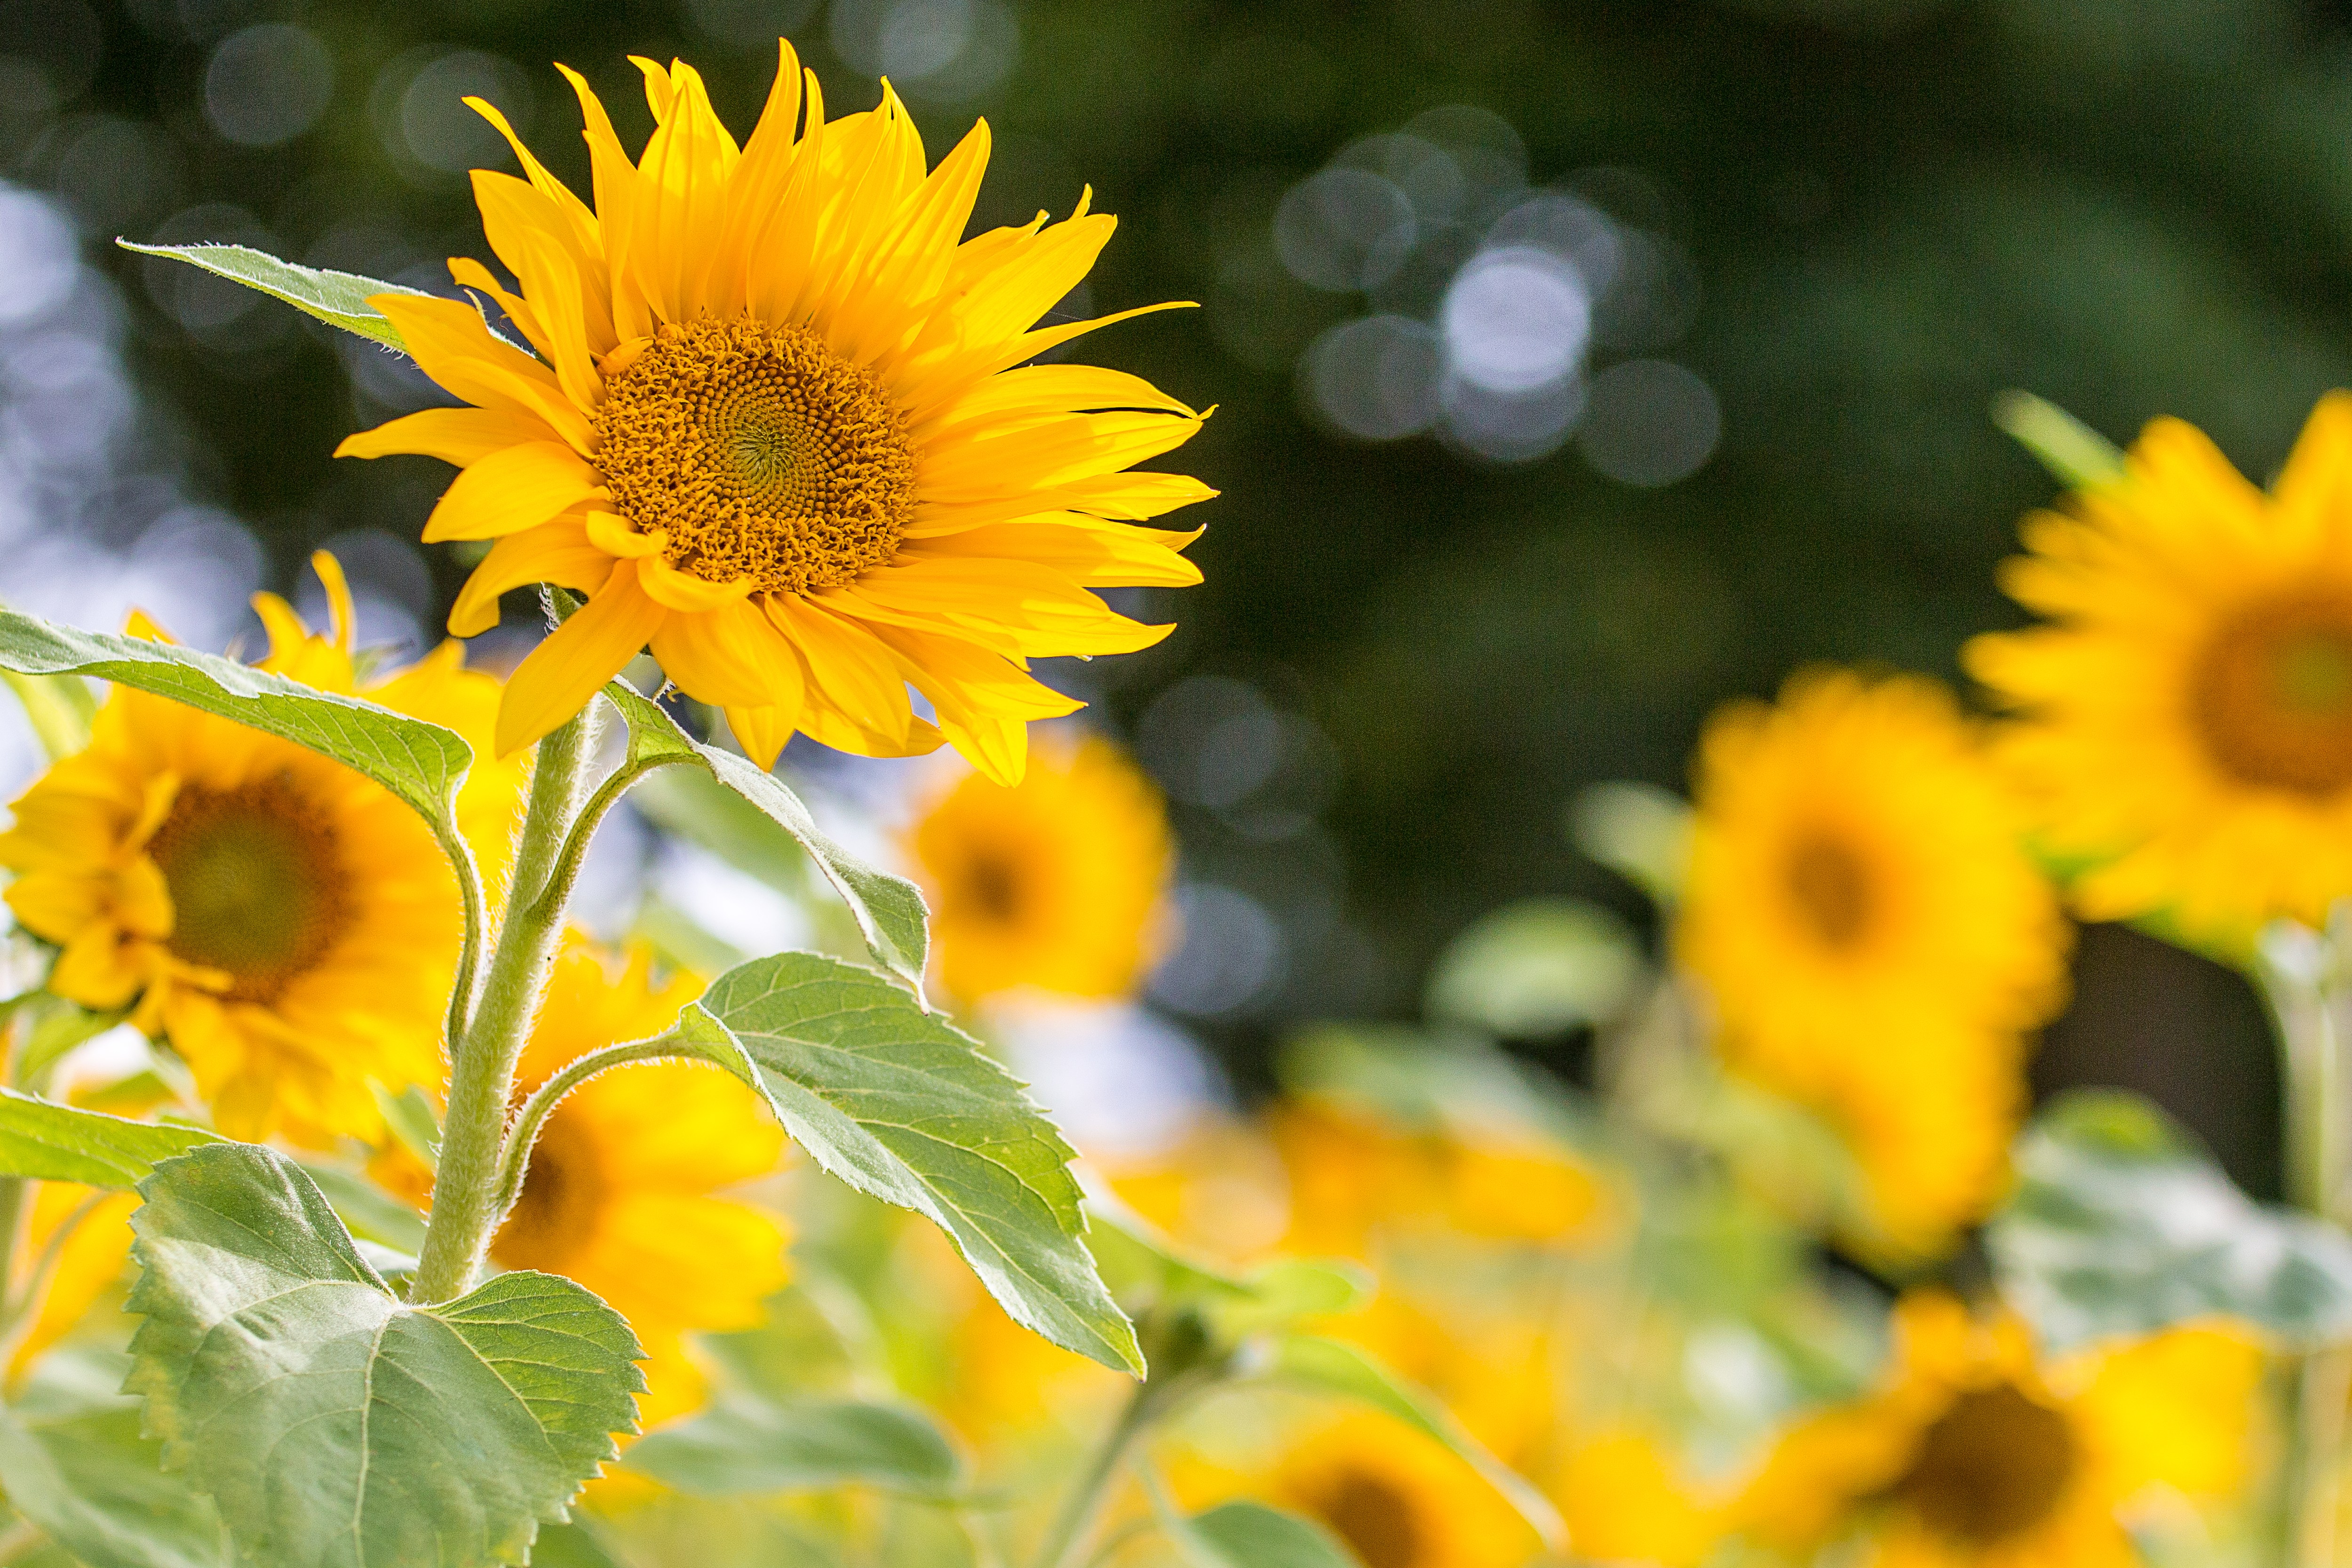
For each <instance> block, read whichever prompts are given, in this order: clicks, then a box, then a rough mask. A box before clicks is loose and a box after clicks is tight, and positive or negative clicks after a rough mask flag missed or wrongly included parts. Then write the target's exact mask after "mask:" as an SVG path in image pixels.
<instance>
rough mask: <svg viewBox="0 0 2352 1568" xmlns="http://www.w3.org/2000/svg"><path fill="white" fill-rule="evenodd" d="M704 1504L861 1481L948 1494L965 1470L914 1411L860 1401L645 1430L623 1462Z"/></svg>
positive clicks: (760, 1410)
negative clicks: (712, 1499) (704, 1499)
mask: <svg viewBox="0 0 2352 1568" xmlns="http://www.w3.org/2000/svg"><path fill="white" fill-rule="evenodd" d="M625 1463H626V1464H627V1466H628V1468H631V1469H633V1470H638V1471H641V1472H643V1473H644V1474H646V1475H648V1476H651V1477H652V1478H653V1479H656V1480H657V1481H659V1482H661V1483H662V1484H663V1485H664V1486H667V1487H675V1488H676V1489H678V1490H679V1491H682V1492H694V1493H698V1494H699V1495H701V1496H704V1497H729V1496H745V1495H758V1494H761V1493H766V1492H782V1491H811V1490H816V1489H821V1488H825V1487H837V1486H845V1485H848V1484H852V1483H856V1482H863V1483H866V1484H867V1485H871V1486H878V1487H882V1488H885V1489H888V1490H892V1491H899V1492H906V1493H909V1494H912V1495H914V1496H918V1497H929V1498H938V1499H945V1498H948V1497H951V1496H952V1495H953V1494H954V1493H955V1491H956V1489H957V1488H958V1487H959V1486H960V1485H961V1482H962V1479H963V1465H962V1462H961V1460H959V1459H958V1458H956V1453H955V1450H954V1449H953V1448H952V1447H950V1446H949V1444H948V1440H947V1438H946V1437H944V1436H941V1435H940V1429H939V1428H938V1427H937V1426H934V1425H932V1423H931V1420H930V1418H929V1416H927V1415H923V1414H922V1413H921V1412H920V1411H917V1410H910V1409H908V1408H906V1407H905V1406H903V1405H873V1404H867V1403H866V1402H864V1401H861V1400H854V1399H849V1400H820V1401H811V1402H808V1403H805V1404H793V1405H750V1404H744V1403H730V1404H722V1405H715V1406H713V1407H712V1408H710V1409H709V1410H706V1411H703V1412H702V1413H701V1414H699V1415H694V1416H691V1417H689V1418H688V1419H687V1420H684V1421H679V1422H675V1423H673V1424H671V1425H669V1426H662V1427H657V1428H656V1429H655V1430H653V1431H651V1432H648V1433H646V1435H645V1436H643V1437H642V1438H639V1439H638V1440H637V1442H636V1443H635V1444H634V1445H633V1446H632V1447H630V1449H629V1454H628V1458H627V1460H626V1461H625Z"/></svg>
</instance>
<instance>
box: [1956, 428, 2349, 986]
mask: <svg viewBox="0 0 2352 1568" xmlns="http://www.w3.org/2000/svg"><path fill="white" fill-rule="evenodd" d="M2071 500H2072V507H2073V511H2074V515H2072V516H2061V515H2059V514H2057V513H2054V512H2037V513H2035V514H2034V515H2033V516H2032V517H2031V518H2029V519H2027V520H2026V523H2025V526H2024V531H2023V537H2024V542H2025V547H2026V549H2027V551H2028V552H2029V553H2028V554H2025V555H2023V556H2019V557H2016V558H2013V559H2012V560H2011V561H2009V562H2007V563H2005V565H2004V567H2003V571H2002V574H2001V586H2002V587H2003V588H2004V589H2006V590H2007V591H2008V593H2009V595H2010V596H2011V597H2012V598H2014V599H2016V600H2017V601H2018V602H2019V603H2020V604H2021V605H2025V606H2026V607H2027V608H2028V609H2030V610H2032V611H2033V612H2035V613H2036V614H2037V615H2040V616H2042V617H2043V618H2044V620H2045V621H2046V622H2047V623H2048V624H2046V625H2043V626H2034V627H2031V628H2029V629H2027V630H2024V631H2018V632H2007V633H2001V634H1998V635H1994V636H1988V637H1978V638H1976V639H1975V640H1974V641H1972V642H1971V643H1969V645H1968V647H1967V649H1966V650H1965V653H1964V656H1963V657H1964V662H1965V663H1966V665H1967V668H1968V670H1969V674H1971V675H1973V676H1974V677H1975V678H1976V679H1979V680H1980V681H1982V682H1983V683H1984V684H1985V686H1986V687H1988V688H1989V689H1990V690H1991V692H1992V693H1993V695H1994V696H1995V698H1996V699H1998V700H2000V702H2001V703H2002V704H2003V705H2005V706H2006V707H2008V708H2010V709H2012V710H2015V712H2016V714H2017V721H2016V722H2015V723H2014V724H2013V725H2011V727H2010V728H2009V729H2008V731H2007V733H2006V735H2005V737H2004V740H2003V742H2002V749H2003V753H2004V755H2005V757H2006V759H2007V760H2008V761H2009V762H2011V763H2013V764H2014V766H2015V769H2016V772H2017V773H2018V774H2019V776H2020V778H2021V780H2023V781H2024V783H2025V784H2026V786H2027V788H2028V789H2029V790H2030V791H2031V794H2032V799H2033V803H2034V805H2035V806H2036V809H2037V811H2038V813H2039V816H2040V819H2041V822H2042V826H2043V828H2044V830H2045V831H2046V833H2047V835H2048V837H2049V842H2050V845H2051V847H2053V849H2055V850H2057V851H2059V852H2061V853H2063V854H2067V855H2070V856H2079V857H2084V858H2093V859H2095V860H2098V861H2099V862H2101V863H2099V864H2096V865H2095V866H2093V867H2092V868H2090V869H2088V870H2086V871H2084V872H2083V873H2082V874H2081V876H2080V877H2079V878H2078V879H2076V880H2075V883H2074V898H2075V901H2076V903H2077V905H2078V907H2079V908H2080V909H2081V910H2082V911H2083V913H2084V914H2085V915H2086V916H2088V917H2090V918H2092V919H2094V920H2121V919H2129V918H2133V917H2136V916H2141V915H2147V914H2150V913H2153V912H2156V911H2165V912H2167V913H2168V915H2169V916H2170V918H2171V919H2172V921H2174V923H2175V924H2176V925H2177V926H2178V927H2179V930H2180V931H2182V932H2184V933H2185V934H2187V935H2189V936H2191V937H2193V938H2196V939H2198V940H2201V941H2206V942H2212V943H2214V944H2215V945H2218V946H2221V947H2224V948H2234V949H2240V950H2242V949H2244V948H2246V947H2247V946H2249V945H2250V944H2251V942H2252V937H2253V934H2254V932H2255V931H2258V930H2259V929H2260V928H2261V927H2262V926H2263V924H2264V923H2266V922H2267V921H2271V920H2273V919H2276V918H2278V917H2281V916H2286V917H2291V918H2294V919H2296V920H2300V921H2306V922H2310V923H2316V922H2317V921H2320V920H2321V919H2322V918H2323V916H2324V915H2325V913H2326V909H2327V906H2328V905H2329V904H2330V903H2332V902H2334V901H2335V900H2337V899H2339V898H2342V897H2344V896H2346V895H2347V894H2352V395H2347V394H2346V393H2341V392H2336V393H2330V394H2329V395H2327V396H2326V397H2324V398H2322V399H2321V400H2320V402H2319V405H2318V406H2317V407H2316V408H2315V409H2314V410H2313V411H2312V416H2311V419H2310V421H2309V423H2307V424H2306V425H2305V426H2304V430H2303V435H2302V437H2301V438H2300V439H2299V440H2297V441H2296V443H2295V447H2294V453H2293V455H2292V456H2290V457H2289V458H2288V459H2287V464H2286V467H2285V468H2284V470H2282V471H2281V473H2280V475H2279V478H2278V481H2277V483H2276V485H2275V486H2274V487H2273V489H2272V491H2271V493H2270V494H2268V495H2264V494H2263V492H2262V491H2261V490H2259V489H2256V488H2255V487H2254V486H2252V484H2249V483H2248V482H2247V481H2246V480H2245V479H2242V478H2241V477H2240V476H2239V474H2238V471H2237V469H2235V468H2232V467H2231V465H2230V462H2229V459H2227V458H2224V457H2222V456H2221V452H2220V451H2219V450H2218V449H2216V448H2215V447H2214V446H2213V443H2212V442H2210V440H2208V439H2206V437H2204V436H2203V435H2201V434H2200V432H2198V431H2197V430H2195V429H2194V428H2192V427H2190V426H2188V425H2185V424H2183V423H2181V422H2180V421H2179V420H2177V419H2159V420H2158V421H2156V422H2155V423H2154V424H2152V425H2150V426H2148V427H2147V430H2146V431H2145V432H2144V433H2143V434H2142V435H2141V437H2140V438H2139V441H2138V442H2137V445H2135V446H2134V447H2132V449H2131V451H2130V453H2129V455H2128V456H2127V458H2126V463H2125V472H2124V474H2123V477H2122V478H2121V479H2117V480H2116V481H2114V482H2113V483H2109V484H2105V485H2098V486H2093V487H2089V488H2086V489H2082V490H2078V491H2076V492H2075V493H2074V496H2073V497H2072V498H2071Z"/></svg>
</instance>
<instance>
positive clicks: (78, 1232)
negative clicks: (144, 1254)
mask: <svg viewBox="0 0 2352 1568" xmlns="http://www.w3.org/2000/svg"><path fill="white" fill-rule="evenodd" d="M93 1200H95V1201H93ZM84 1205H89V1207H88V1212H86V1213H85V1212H83V1210H84ZM138 1206H139V1196H138V1194H136V1193H101V1192H100V1191H99V1190H98V1189H96V1188H94V1187H85V1186H80V1185H79V1184H75V1183H72V1182H41V1183H38V1184H35V1191H34V1193H33V1197H32V1209H31V1212H30V1213H29V1214H28V1215H26V1221H25V1255H26V1258H28V1259H32V1260H34V1266H37V1262H38V1260H39V1259H40V1258H43V1257H45V1256H47V1254H48V1252H49V1250H50V1248H51V1247H52V1245H53V1244H54V1245H55V1246H56V1251H57V1261H56V1263H55V1264H54V1265H53V1266H52V1267H51V1269H50V1273H49V1283H48V1293H47V1296H45V1297H44V1298H43V1299H42V1300H41V1310H40V1315H39V1316H38V1317H37V1318H36V1319H34V1321H33V1327H32V1330H31V1331H30V1332H28V1333H27V1334H26V1336H25V1340H24V1342H23V1343H22V1344H20V1345H18V1346H17V1347H16V1355H15V1357H14V1358H13V1359H12V1360H11V1361H10V1362H9V1363H8V1374H9V1376H11V1377H15V1376H16V1374H18V1373H22V1372H23V1371H24V1370H25V1368H26V1367H27V1366H29V1365H31V1364H32V1363H33V1359H34V1358H35V1357H36V1356H37V1355H39V1354H40V1353H41V1352H43V1351H45V1350H47V1349H48V1348H49V1346H51V1345H53V1344H55V1343H57V1342H58V1340H60V1339H62V1338H63V1337H64V1336H65V1335H66V1334H67V1333H68V1332H69V1331H71V1330H72V1329H73V1327H74V1325H75V1324H77V1323H79V1322H80V1321H81V1320H82V1319H83V1317H84V1316H86V1315H87V1314H88V1313H89V1310H90V1308H91V1307H93V1306H95V1305H96V1304H97V1302H98V1299H99V1298H100V1296H103V1295H104V1294H105V1293H106V1291H107V1289H108V1287H110V1286H111V1285H113V1284H114V1283H115V1281H117V1280H118V1279H121V1278H122V1269H123V1266H124V1265H125V1264H127V1263H128V1262H130V1260H131V1210H133V1209H135V1208H137V1207H138ZM76 1215H79V1216H80V1217H79V1219H77V1218H76V1217H75V1216H76ZM68 1222H71V1223H72V1224H73V1227H74V1228H73V1230H72V1231H71V1232H70V1233H69V1234H67V1235H66V1236H65V1237H64V1238H63V1239H62V1241H60V1240H59V1238H58V1232H59V1231H60V1229H61V1228H62V1227H63V1226H65V1225H66V1224H68Z"/></svg>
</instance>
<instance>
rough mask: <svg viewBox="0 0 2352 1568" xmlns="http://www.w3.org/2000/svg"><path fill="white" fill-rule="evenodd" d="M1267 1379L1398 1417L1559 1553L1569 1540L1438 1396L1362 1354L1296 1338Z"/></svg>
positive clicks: (1538, 1497)
mask: <svg viewBox="0 0 2352 1568" xmlns="http://www.w3.org/2000/svg"><path fill="white" fill-rule="evenodd" d="M1268 1375H1270V1376H1272V1377H1274V1378H1276V1379H1277V1380H1279V1381H1281V1382H1284V1383H1288V1384H1294V1385H1296V1386H1297V1387H1301V1388H1307V1389H1311V1390H1314V1391H1316V1392H1318V1393H1322V1394H1336V1395H1338V1396H1339V1397H1340V1398H1342V1399H1353V1400H1358V1401H1360V1402H1361V1403H1363V1404H1365V1405H1370V1406H1371V1407H1372V1408H1373V1409H1375V1410H1379V1411H1382V1412H1385V1413H1386V1414H1388V1415H1393V1416H1395V1417H1396V1418H1397V1419H1398V1420H1400V1421H1402V1422H1403V1423H1404V1424H1405V1425H1406V1426H1410V1427H1412V1429H1413V1430H1414V1431H1416V1432H1419V1433H1420V1434H1422V1436H1425V1437H1433V1438H1435V1439H1436V1440H1437V1441H1438V1442H1440V1443H1443V1444H1444V1445H1445V1447H1448V1448H1451V1449H1453V1450H1454V1453H1455V1454H1456V1455H1458V1456H1459V1457H1460V1458H1462V1459H1464V1460H1465V1462H1467V1463H1468V1464H1469V1465H1470V1467H1471V1468H1473V1469H1475V1470H1476V1471H1477V1472H1478V1473H1479V1475H1481V1476H1483V1477H1484V1478H1486V1484H1487V1485H1488V1486H1491V1487H1493V1488H1494V1489H1496V1491H1498V1492H1500V1493H1502V1494H1503V1497H1504V1499H1505V1500H1507V1501H1508V1502H1509V1503H1510V1505H1511V1506H1512V1507H1513V1508H1515V1509H1517V1510H1519V1515H1520V1517H1521V1518H1523V1519H1525V1520H1526V1521H1528V1523H1529V1524H1531V1525H1533V1526H1535V1529H1536V1533H1538V1535H1541V1536H1542V1537H1543V1538H1544V1543H1545V1544H1546V1545H1548V1546H1549V1547H1551V1548H1552V1550H1554V1551H1555V1552H1557V1551H1559V1550H1560V1549H1561V1547H1562V1544H1563V1542H1565V1541H1566V1540H1567V1532H1566V1529H1565V1527H1564V1526H1563V1525H1562V1524H1561V1522H1560V1517H1559V1510H1558V1509H1556V1508H1554V1507H1552V1505H1551V1502H1550V1500H1549V1499H1547V1498H1546V1497H1545V1496H1544V1495H1543V1493H1541V1492H1539V1491H1538V1490H1537V1489H1535V1488H1534V1487H1533V1486H1532V1485H1530V1484H1529V1483H1528V1479H1527V1478H1525V1477H1524V1476H1521V1475H1520V1474H1519V1473H1518V1472H1517V1471H1516V1470H1514V1469H1512V1468H1510V1467H1509V1466H1507V1465H1506V1464H1504V1463H1503V1461H1502V1460H1500V1459H1498V1458H1495V1456H1494V1455H1493V1453H1491V1452H1490V1451H1488V1449H1487V1447H1486V1445H1485V1444H1483V1443H1481V1442H1479V1441H1478V1439H1477V1438H1475V1437H1474V1436H1471V1435H1470V1434H1469V1432H1468V1431H1466V1430H1465V1428H1464V1427H1463V1426H1462V1423H1461V1422H1459V1421H1457V1420H1455V1419H1454V1413H1453V1412H1452V1411H1449V1410H1448V1409H1446V1408H1445V1406H1444V1405H1442V1404H1440V1403H1439V1402H1438V1400H1437V1398H1436V1396H1435V1395H1433V1394H1430V1393H1429V1392H1428V1391H1427V1390H1425V1389H1421V1388H1416V1387H1414V1386H1413V1385H1412V1384H1410V1383H1407V1382H1406V1381H1405V1380H1404V1379H1403V1378H1402V1377H1399V1376H1398V1375H1397V1374H1396V1373H1392V1372H1391V1371H1390V1370H1389V1369H1388V1368H1386V1367H1384V1366H1382V1365H1381V1363H1379V1362H1377V1361H1374V1360H1373V1359H1372V1358H1371V1357H1370V1356H1369V1355H1367V1354H1366V1353H1365V1352H1362V1351H1360V1350H1358V1349H1357V1348H1356V1347H1355V1346H1353V1345H1351V1344H1346V1343H1343V1342H1340V1341H1339V1340H1327V1339H1324V1338H1321V1337H1320V1336H1318V1335H1314V1334H1293V1335H1291V1336H1290V1337H1289V1338H1287V1339H1286V1340H1284V1341H1283V1342H1281V1344H1280V1345H1278V1346H1277V1347H1276V1350H1275V1356H1274V1363H1273V1365H1272V1366H1271V1367H1270V1368H1269V1369H1268Z"/></svg>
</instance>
